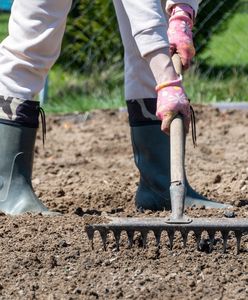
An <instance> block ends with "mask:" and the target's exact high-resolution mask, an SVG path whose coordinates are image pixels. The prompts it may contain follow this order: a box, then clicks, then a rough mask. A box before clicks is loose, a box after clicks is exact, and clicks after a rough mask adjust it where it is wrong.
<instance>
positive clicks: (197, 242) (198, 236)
mask: <svg viewBox="0 0 248 300" xmlns="http://www.w3.org/2000/svg"><path fill="white" fill-rule="evenodd" d="M194 234H195V238H196V245H197V250H198V251H200V250H201V248H200V242H201V231H198V230H197V231H194Z"/></svg>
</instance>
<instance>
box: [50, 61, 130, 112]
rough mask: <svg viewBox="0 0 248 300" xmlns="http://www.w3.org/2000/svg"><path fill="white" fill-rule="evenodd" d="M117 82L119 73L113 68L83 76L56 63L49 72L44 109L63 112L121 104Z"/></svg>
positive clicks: (120, 85)
mask: <svg viewBox="0 0 248 300" xmlns="http://www.w3.org/2000/svg"><path fill="white" fill-rule="evenodd" d="M109 73H111V76H110V74H109ZM109 78H111V81H110V79H109ZM120 82H122V73H118V72H115V71H114V70H113V71H112V72H111V71H110V72H107V73H101V74H94V75H91V76H89V77H86V76H85V75H82V74H80V73H79V72H66V71H64V70H62V69H61V67H60V66H58V65H56V66H54V67H53V68H52V70H51V72H50V74H49V99H48V101H47V103H46V104H45V108H46V110H47V111H48V112H52V113H59V112H61V113H66V112H74V111H77V112H80V111H89V110H92V109H97V108H99V109H107V108H118V107H121V106H124V105H125V102H124V96H123V88H122V84H120Z"/></svg>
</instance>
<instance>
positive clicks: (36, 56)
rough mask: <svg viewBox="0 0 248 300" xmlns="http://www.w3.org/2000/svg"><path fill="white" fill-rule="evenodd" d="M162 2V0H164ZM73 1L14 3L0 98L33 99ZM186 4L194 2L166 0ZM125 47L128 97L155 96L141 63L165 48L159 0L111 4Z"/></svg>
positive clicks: (1, 62)
mask: <svg viewBox="0 0 248 300" xmlns="http://www.w3.org/2000/svg"><path fill="white" fill-rule="evenodd" d="M163 1H164V2H165V0H163ZM71 2H72V0H28V1H22V0H15V1H14V3H13V6H12V11H11V17H10V22H9V36H8V37H7V38H6V39H5V40H4V41H3V42H2V43H1V44H0V95H2V96H5V97H8V96H10V97H16V98H20V99H27V100H33V97H34V96H35V95H36V94H37V93H39V91H40V90H41V89H42V87H43V85H44V81H45V78H46V75H47V73H48V71H49V69H50V68H51V66H52V65H53V64H54V62H55V61H56V59H57V58H58V56H59V53H60V48H61V41H62V37H63V33H64V29H65V24H66V17H67V14H68V12H69V10H70V7H71ZM181 2H184V3H188V4H190V5H191V6H192V7H193V8H194V9H195V10H197V1H196V0H183V1H181V0H168V1H167V2H166V9H169V8H170V7H171V6H172V5H173V4H175V3H181ZM114 4H115V7H116V12H117V15H118V20H119V26H120V30H121V35H122V39H123V44H124V48H125V91H126V93H125V94H126V99H134V98H150V97H155V93H154V86H155V81H154V78H153V75H152V74H151V71H150V69H149V67H148V65H147V63H146V61H145V60H144V59H143V56H144V55H145V54H148V53H150V52H152V51H154V50H156V49H159V48H164V47H167V46H168V39H167V36H166V26H167V21H166V17H165V13H164V10H163V9H162V7H164V3H163V4H162V5H161V0H137V1H133V0H115V1H114Z"/></svg>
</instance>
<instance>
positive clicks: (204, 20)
mask: <svg viewBox="0 0 248 300" xmlns="http://www.w3.org/2000/svg"><path fill="white" fill-rule="evenodd" d="M82 2H85V3H86V4H85V5H84V6H83V7H81V10H80V11H81V12H82V10H83V13H82V14H81V15H78V16H76V18H74V13H75V11H76V10H77V9H78V7H80V5H81V6H82ZM101 2H102V1H97V0H92V1H83V0H75V1H74V2H73V7H72V10H71V15H72V18H74V19H73V21H72V22H71V21H70V19H69V26H68V32H67V33H66V34H69V39H70V42H69V43H68V44H67V45H65V47H64V48H63V49H62V57H70V58H71V59H70V60H69V61H68V60H67V62H66V63H65V68H70V67H71V66H72V67H74V65H75V64H76V65H77V69H78V70H79V71H81V72H88V71H92V66H93V68H94V69H95V70H97V72H99V71H102V70H104V69H107V68H108V67H109V66H113V65H115V64H117V65H122V57H123V55H122V54H123V51H122V45H121V40H120V35H119V32H118V26H117V21H116V17H115V14H114V10H113V4H112V1H111V0H105V1H103V2H104V3H101ZM87 3H88V4H87ZM99 3H100V6H101V9H100V10H99V9H98V7H99ZM230 3H232V4H231V5H230ZM208 6H210V7H208ZM205 11H206V12H205ZM223 11H224V12H225V13H223ZM237 11H239V12H242V13H245V14H247V13H248V0H242V1H231V0H222V1H214V0H205V1H204V0H203V1H202V3H201V5H200V7H199V15H200V20H199V21H198V20H197V23H196V26H195V31H194V38H195V39H196V40H197V41H196V51H197V53H199V52H201V51H202V50H203V49H204V48H205V47H206V45H207V44H208V42H209V41H210V40H211V37H212V36H213V35H214V34H215V32H218V31H219V30H220V28H221V29H222V30H223V29H225V28H226V27H225V28H223V26H226V25H227V24H226V23H227V20H228V19H230V17H232V16H233V14H235V13H236V12H237ZM92 15H94V16H93V19H91V21H92V22H88V20H90V17H88V16H92ZM104 15H106V16H107V20H106V19H105V20H104V21H103V20H102V19H103V16H104ZM247 16H248V14H247ZM83 18H85V19H86V21H85V22H83V21H81V23H80V20H82V19H83ZM79 24H81V25H83V26H81V27H80V31H81V32H80V34H79V33H78V31H76V33H77V35H74V36H72V34H71V33H73V32H74V31H73V30H72V26H73V25H74V26H78V25H79ZM209 24H211V26H209ZM94 25H95V27H94ZM240 26H241V25H240ZM206 27H207V29H206ZM242 30H245V28H243V29H242ZM106 33H107V34H106ZM202 34H204V35H205V36H204V38H201V39H199V40H198V39H197V37H198V36H200V35H202ZM89 36H90V37H89ZM101 37H102V38H101ZM233 42H234V43H236V44H237V47H240V48H241V50H242V51H243V50H244V47H246V44H245V45H244V43H243V42H242V41H239V40H237V39H235V35H233ZM96 43H97V46H96ZM220 46H223V45H220ZM224 46H225V45H224ZM73 49H74V50H73ZM106 50H107V51H109V50H110V51H109V52H110V53H111V55H110V56H109V57H107V60H106ZM245 50H248V49H245ZM227 51H228V49H227ZM238 52H239V51H237V52H236V53H235V55H234V56H235V57H233V61H238V59H239V53H238ZM72 54H73V55H72ZM102 54H103V56H104V57H103V59H101V56H102ZM79 61H80V67H78V62H79Z"/></svg>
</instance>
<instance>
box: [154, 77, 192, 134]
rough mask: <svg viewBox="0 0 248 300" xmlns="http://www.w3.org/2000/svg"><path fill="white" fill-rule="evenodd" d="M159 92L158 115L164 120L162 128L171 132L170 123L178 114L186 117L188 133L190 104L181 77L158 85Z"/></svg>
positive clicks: (185, 124) (167, 132)
mask: <svg viewBox="0 0 248 300" xmlns="http://www.w3.org/2000/svg"><path fill="white" fill-rule="evenodd" d="M156 91H157V92H158V97H157V111H156V116H157V117H158V118H159V119H160V120H161V121H162V126H161V130H162V131H164V132H165V133H166V134H169V133H170V123H171V121H172V120H173V118H174V117H175V116H176V115H177V114H179V113H180V114H181V115H182V116H183V119H184V127H185V131H186V133H188V131H189V124H190V104H189V100H188V98H187V96H186V94H185V92H184V89H183V87H182V84H181V78H179V79H176V80H173V81H171V82H167V83H166V82H165V83H162V84H159V85H157V86H156Z"/></svg>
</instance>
